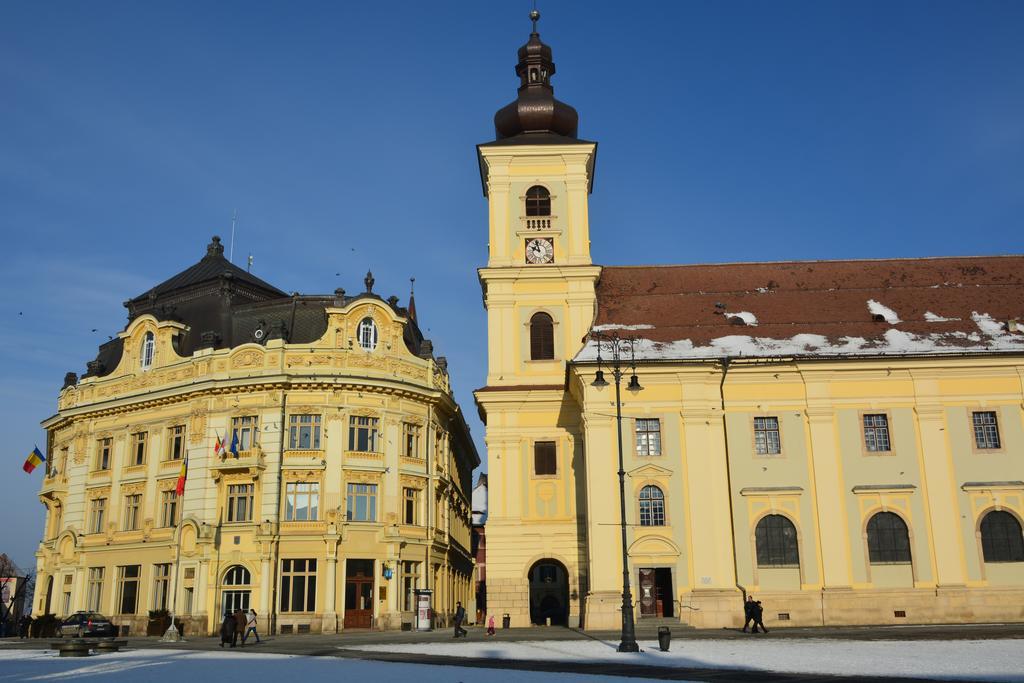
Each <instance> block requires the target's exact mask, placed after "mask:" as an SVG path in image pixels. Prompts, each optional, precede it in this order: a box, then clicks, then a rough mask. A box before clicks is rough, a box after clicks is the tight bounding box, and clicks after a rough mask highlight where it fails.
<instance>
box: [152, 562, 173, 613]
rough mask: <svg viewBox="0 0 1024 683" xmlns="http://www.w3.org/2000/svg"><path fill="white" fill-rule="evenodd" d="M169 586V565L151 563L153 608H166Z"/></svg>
mask: <svg viewBox="0 0 1024 683" xmlns="http://www.w3.org/2000/svg"><path fill="white" fill-rule="evenodd" d="M170 587H171V565H169V564H155V565H153V609H167V605H168V602H169V600H168V599H167V598H168V593H169V591H170Z"/></svg>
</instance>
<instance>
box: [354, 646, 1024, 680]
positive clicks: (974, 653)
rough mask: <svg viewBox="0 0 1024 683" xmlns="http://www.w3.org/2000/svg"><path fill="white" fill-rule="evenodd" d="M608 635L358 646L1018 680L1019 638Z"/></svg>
mask: <svg viewBox="0 0 1024 683" xmlns="http://www.w3.org/2000/svg"><path fill="white" fill-rule="evenodd" d="M617 644H618V643H617V641H616V642H612V641H601V640H597V639H593V640H586V641H581V640H560V641H536V642H531V641H519V642H507V641H500V640H499V641H494V640H488V641H485V642H476V641H472V642H463V643H413V644H394V645H363V646H359V647H358V648H353V649H360V650H370V651H378V652H403V653H417V654H432V655H449V656H457V657H487V658H492V659H517V660H519V659H527V660H529V659H533V660H548V661H551V660H555V661H569V662H571V661H586V662H600V661H609V662H616V663H619V664H622V663H626V662H630V663H634V664H643V665H649V666H675V667H687V668H711V669H759V670H766V671H779V672H786V673H807V674H836V675H846V676H853V675H860V676H909V677H915V678H932V679H939V680H958V679H959V680H972V681H980V680H984V681H999V682H1007V681H1024V666H1022V663H1024V658H1022V654H1021V653H1022V651H1024V649H1022V647H1024V640H1011V639H1007V640H913V641H907V640H904V641H899V640H888V641H877V640H872V641H862V640H858V641H854V640H823V639H807V640H781V639H778V640H776V639H773V638H771V636H768V637H764V636H761V637H757V636H753V635H752V636H750V637H749V638H741V639H729V640H703V639H700V640H698V639H685V640H682V639H681V640H676V641H675V642H673V643H672V647H671V650H670V651H669V652H661V651H660V650H659V649H658V644H657V643H656V642H653V641H650V642H641V643H640V647H641V649H643V650H644V651H643V652H640V653H637V654H621V653H618V652H616V651H615V647H616V645H617Z"/></svg>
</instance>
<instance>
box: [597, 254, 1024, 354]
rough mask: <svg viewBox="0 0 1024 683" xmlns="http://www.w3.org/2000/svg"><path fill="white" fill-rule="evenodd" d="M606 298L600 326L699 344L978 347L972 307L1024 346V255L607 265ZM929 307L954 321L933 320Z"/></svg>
mask: <svg viewBox="0 0 1024 683" xmlns="http://www.w3.org/2000/svg"><path fill="white" fill-rule="evenodd" d="M869 300H873V301H876V302H878V303H879V304H882V305H883V306H884V307H887V308H888V309H891V310H892V311H893V312H894V313H895V314H896V315H897V316H898V318H899V320H900V322H897V323H890V322H886V321H885V320H876V319H875V318H874V316H873V312H872V311H871V310H869V306H868V301H869ZM597 302H598V312H597V320H596V322H595V327H597V328H599V329H600V328H601V326H613V327H614V326H641V327H642V326H648V325H649V326H651V327H650V328H643V329H636V330H623V331H622V332H621V334H630V335H634V336H637V337H640V338H643V339H649V340H651V341H653V342H679V341H682V340H690V342H692V344H693V346H694V347H706V346H707V345H709V344H711V343H712V340H716V339H718V340H720V339H721V338H723V337H729V336H732V335H747V336H750V337H754V338H769V339H772V340H775V339H791V338H792V337H794V336H795V335H798V334H810V335H822V336H823V337H825V338H827V339H828V340H829V342H830V343H838V342H839V340H842V339H843V338H844V337H854V338H863V339H864V340H865V344H864V345H863V346H865V347H872V346H875V345H885V344H886V343H887V339H888V341H889V342H891V341H892V338H893V337H892V336H891V335H892V334H893V333H891V332H890V336H889V337H888V338H887V337H886V333H887V331H891V330H899V331H900V332H903V333H908V334H909V335H917V336H920V337H921V338H923V337H924V336H928V338H929V339H939V338H941V342H940V346H952V347H977V346H978V345H979V343H981V344H985V343H987V342H988V341H989V338H988V337H985V335H984V334H982V335H981V339H980V340H979V332H983V330H981V329H980V327H981V326H983V325H984V321H983V322H982V323H981V325H979V322H978V321H976V320H974V319H972V314H988V315H989V316H991V318H992V319H994V321H995V322H996V323H1001V324H1003V325H1004V328H1003V329H1004V330H1005V331H1006V334H1007V335H1009V336H1006V339H1010V340H1011V342H1012V343H1011V344H1010V346H1011V347H1012V346H1014V345H1015V343H1016V338H1017V337H1021V340H1020V341H1021V343H1022V345H1024V334H1018V333H1013V334H1009V332H1008V329H1007V327H1006V323H1007V322H1008V321H1010V320H1014V319H1020V320H1022V321H1024V255H1013V256H984V257H951V258H919V259H884V260H856V261H789V262H780V263H726V264H708V265H688V266H608V267H605V268H603V269H602V272H601V279H600V281H599V282H598V285H597ZM875 310H876V311H880V310H882V309H879V308H877V307H876V308H875ZM740 312H745V313H751V314H753V316H754V317H755V318H756V321H757V324H756V326H750V325H745V324H740V323H741V320H740V318H739V317H737V316H736V315H735V314H736V313H740ZM883 312H884V311H883ZM926 314H932V315H930V316H928V317H932V318H933V320H934V317H935V316H938V317H941V318H947V319H950V320H945V321H933V322H929V321H928V320H927V319H926ZM746 317H749V316H746ZM955 318H958V319H959V320H952V319H955ZM996 334H997V335H1002V334H1004V333H1003V332H1002V331H997V332H996ZM1004 336H1005V335H1004ZM914 338H918V337H914ZM1006 339H1003V341H1004V342H1005V341H1006ZM656 346H657V345H656ZM1006 346H1007V344H1003V347H1006ZM954 350H955V349H954ZM1000 350H1008V349H1007V348H1001V349H1000ZM1010 350H1012V349H1010ZM1021 351H1024V346H1022V348H1021ZM876 353H877V351H876ZM698 355H700V354H698ZM704 355H727V354H721V353H719V354H704ZM744 355H746V354H744ZM753 355H757V354H753ZM763 355H780V354H772V353H765V354H763Z"/></svg>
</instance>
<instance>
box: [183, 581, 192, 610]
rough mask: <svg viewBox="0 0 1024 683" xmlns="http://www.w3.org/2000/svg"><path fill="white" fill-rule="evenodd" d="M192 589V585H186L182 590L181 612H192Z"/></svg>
mask: <svg viewBox="0 0 1024 683" xmlns="http://www.w3.org/2000/svg"><path fill="white" fill-rule="evenodd" d="M192 591H193V588H192V586H186V587H185V589H184V591H182V593H183V596H182V597H184V600H182V603H184V604H183V605H182V608H181V613H182V614H192Z"/></svg>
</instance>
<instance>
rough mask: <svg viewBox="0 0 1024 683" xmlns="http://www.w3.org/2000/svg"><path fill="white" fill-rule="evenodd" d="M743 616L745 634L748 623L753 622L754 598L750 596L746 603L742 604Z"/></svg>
mask: <svg viewBox="0 0 1024 683" xmlns="http://www.w3.org/2000/svg"><path fill="white" fill-rule="evenodd" d="M743 616H744V621H743V632H744V633H746V632H747V628H748V627H749V626H750V622H752V621H754V596H752V595H748V596H747V600H746V602H744V603H743ZM755 628H756V627H755Z"/></svg>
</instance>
